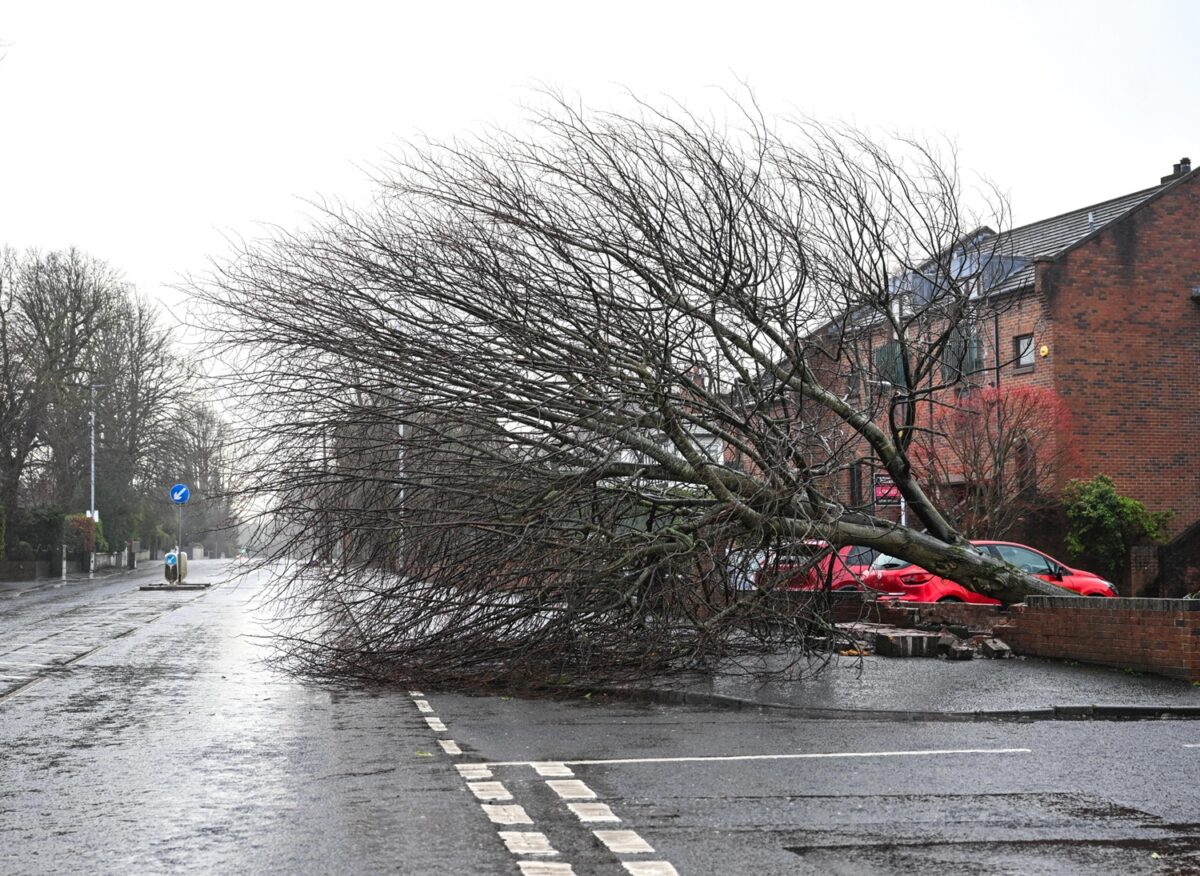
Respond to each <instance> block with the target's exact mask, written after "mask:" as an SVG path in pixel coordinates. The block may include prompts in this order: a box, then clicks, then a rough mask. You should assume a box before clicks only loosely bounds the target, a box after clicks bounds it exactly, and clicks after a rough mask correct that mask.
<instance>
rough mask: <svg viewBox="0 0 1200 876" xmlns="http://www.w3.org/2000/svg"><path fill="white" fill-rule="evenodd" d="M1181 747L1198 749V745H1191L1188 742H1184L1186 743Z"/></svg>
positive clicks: (1199, 744) (1199, 746) (1199, 745)
mask: <svg viewBox="0 0 1200 876" xmlns="http://www.w3.org/2000/svg"><path fill="white" fill-rule="evenodd" d="M1183 747H1184V748H1200V743H1195V744H1193V743H1190V742H1186V743H1184V746H1183Z"/></svg>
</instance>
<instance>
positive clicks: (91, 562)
mask: <svg viewBox="0 0 1200 876" xmlns="http://www.w3.org/2000/svg"><path fill="white" fill-rule="evenodd" d="M107 386H108V384H107V383H92V384H90V388H91V395H92V405H91V411H90V412H89V419H90V423H91V445H92V466H91V468H92V491H91V500H90V502H89V505H88V517H89V518H90V519H91V521H92V533H93V541H92V550H91V555H90V556H89V558H88V574H89V575H92V574H95V571H96V543H95V531H96V527H97V526H99V524H100V521H99V520H97V519H96V517H97V515H96V390H97V389H104V388H106V387H107Z"/></svg>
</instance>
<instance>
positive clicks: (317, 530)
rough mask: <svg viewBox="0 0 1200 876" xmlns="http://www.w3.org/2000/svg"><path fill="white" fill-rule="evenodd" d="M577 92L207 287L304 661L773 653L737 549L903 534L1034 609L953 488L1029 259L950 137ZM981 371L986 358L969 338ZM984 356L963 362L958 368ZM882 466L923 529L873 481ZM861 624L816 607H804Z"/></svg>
mask: <svg viewBox="0 0 1200 876" xmlns="http://www.w3.org/2000/svg"><path fill="white" fill-rule="evenodd" d="M735 109H736V111H737V113H739V115H737V116H736V122H730V123H728V124H716V123H713V122H711V121H706V120H704V119H700V118H698V117H696V116H694V115H691V114H689V113H687V112H686V111H685V110H682V109H679V108H673V109H669V110H664V109H661V108H657V107H653V106H648V105H638V106H637V107H636V108H635V109H634V110H633V111H632V112H630V113H626V114H618V113H590V112H586V111H583V110H581V109H578V108H577V107H575V106H573V105H571V104H570V103H568V102H566V101H564V100H550V101H549V102H548V105H547V107H546V109H545V110H544V111H539V112H534V113H533V115H532V117H531V119H530V124H529V126H528V128H527V129H524V130H521V131H519V132H515V133H507V132H490V133H488V134H486V135H484V136H482V137H479V138H477V139H473V140H469V141H466V140H465V141H459V142H447V143H433V144H426V145H424V146H413V147H410V148H408V149H407V150H405V151H404V152H403V153H402V154H400V155H399V156H398V157H397V158H396V159H395V160H394V162H393V163H392V165H391V166H390V167H389V168H387V169H386V171H385V172H383V173H381V174H380V175H379V177H378V180H377V181H378V197H377V199H376V200H375V202H374V203H373V204H372V205H371V206H370V207H367V208H363V209H352V208H349V207H329V208H327V210H326V212H325V215H324V217H323V218H322V219H319V220H318V221H317V222H315V223H314V225H313V227H311V228H308V229H305V230H302V231H297V232H294V233H288V232H279V233H278V234H276V235H275V236H274V237H273V238H271V239H268V240H263V241H259V242H256V243H251V244H248V245H246V246H245V247H243V248H242V250H241V251H240V252H239V253H237V254H236V256H234V257H233V258H231V259H229V260H228V261H227V262H225V263H223V264H221V265H219V267H218V269H217V270H215V271H214V272H213V274H212V275H211V276H210V277H208V278H206V279H204V280H202V281H198V282H197V283H196V292H197V294H199V295H200V296H202V297H203V298H205V299H206V300H208V301H209V302H210V303H211V304H212V306H213V308H214V318H213V322H215V323H219V324H220V325H222V326H223V327H224V330H223V335H222V338H221V340H222V342H223V343H224V344H225V347H226V350H227V351H228V353H229V354H230V355H231V356H234V357H236V361H237V362H238V365H237V367H236V381H235V391H236V392H237V393H238V396H239V398H241V399H242V400H243V402H244V403H245V404H246V405H247V406H248V407H249V408H250V410H251V411H252V414H251V415H250V417H249V418H248V419H250V420H252V428H250V429H248V430H247V431H246V432H245V433H244V434H243V436H242V439H243V441H244V442H245V443H244V444H243V445H242V450H241V452H240V456H241V458H242V459H243V460H244V461H245V463H246V466H245V468H246V471H245V476H246V477H247V478H249V479H250V480H249V481H248V483H250V484H252V486H251V487H250V489H251V490H252V491H253V492H254V493H255V498H256V501H257V504H258V507H260V508H261V509H262V510H263V517H262V519H263V520H264V521H267V522H269V523H270V524H271V525H272V526H273V527H274V529H273V532H272V534H271V542H272V544H273V545H275V552H274V554H273V556H274V557H275V558H277V559H287V560H288V561H289V563H290V566H289V571H288V572H287V573H286V575H285V582H286V583H285V588H284V592H285V593H286V594H287V595H288V596H289V597H290V598H291V599H292V600H293V602H292V604H293V605H294V606H295V608H296V617H295V620H296V625H294V626H293V627H292V628H291V633H290V635H291V637H292V638H291V640H290V641H291V644H292V646H293V647H292V648H291V654H292V656H293V657H295V658H296V659H297V660H298V661H299V662H300V663H301V665H303V666H306V667H308V668H313V669H322V670H328V669H333V670H337V671H358V670H361V671H375V670H376V669H377V668H378V667H387V668H388V671H394V672H400V673H402V674H406V675H407V676H410V677H412V678H422V679H434V680H436V679H457V680H462V679H466V678H474V679H489V678H503V679H505V680H507V681H509V682H511V681H513V680H519V679H521V678H528V677H534V676H536V677H540V678H555V677H559V676H560V675H562V676H569V677H572V678H608V677H612V676H614V675H617V674H620V673H623V672H645V671H650V669H652V668H655V669H657V668H661V667H663V666H665V665H671V666H680V665H699V664H707V663H709V662H711V661H712V660H716V659H721V658H722V657H725V656H728V655H729V654H731V653H735V652H738V651H739V650H743V649H745V648H749V647H752V646H753V644H754V642H753V641H752V640H753V639H754V636H753V635H752V634H750V633H748V632H747V631H748V629H753V625H751V626H750V627H748V626H747V624H746V623H745V617H746V613H747V612H751V613H753V612H755V611H760V610H761V611H768V610H771V609H770V607H771V606H772V604H773V603H772V599H771V597H772V596H773V594H772V593H770V592H769V590H770V588H766V589H765V590H760V591H756V592H755V593H754V594H752V595H751V596H750V598H738V597H739V596H742V597H744V596H745V595H744V594H739V593H737V592H736V588H737V586H738V580H737V578H738V576H737V575H736V574H731V573H730V568H731V566H730V557H732V556H736V555H738V552H739V551H741V552H743V553H744V552H745V551H750V552H753V551H755V550H761V549H769V548H772V547H775V548H780V547H784V546H786V545H789V544H793V543H796V542H802V541H810V542H815V543H818V544H820V545H831V546H839V545H845V544H860V545H867V546H871V547H875V548H878V549H879V550H882V551H884V552H886V553H888V554H891V555H894V556H900V557H903V558H905V559H908V560H911V561H913V562H917V563H919V564H920V565H922V566H924V567H926V568H928V569H930V570H932V571H935V572H938V573H939V574H943V575H947V576H949V577H953V578H955V579H956V580H959V581H961V582H963V583H964V584H966V585H968V586H971V587H973V588H975V589H977V590H979V591H980V592H984V593H988V594H991V595H995V596H999V597H1000V598H1002V599H1006V600H1010V601H1012V600H1016V599H1019V598H1020V597H1021V596H1023V595H1024V594H1026V593H1028V592H1031V591H1033V592H1053V593H1059V592H1061V591H1060V590H1058V588H1055V587H1053V585H1049V584H1045V583H1044V582H1040V581H1038V580H1037V579H1033V578H1030V577H1029V576H1027V575H1024V574H1023V573H1021V572H1019V571H1017V570H1015V569H1012V568H1011V567H1007V566H1004V565H1002V564H999V563H997V562H996V561H994V560H992V559H990V558H988V557H986V556H983V555H981V554H979V553H977V552H975V551H974V550H973V549H971V547H970V545H969V544H968V543H967V542H966V541H965V539H964V538H963V537H962V535H960V534H959V533H958V532H957V531H956V529H955V528H954V526H953V525H952V524H951V522H950V519H949V518H948V517H947V515H946V514H945V513H944V512H943V510H942V509H941V508H939V507H938V505H937V504H936V502H935V501H933V500H932V499H931V494H930V492H929V490H928V489H927V487H928V485H927V484H926V483H923V481H922V475H921V471H920V467H919V466H914V464H913V461H912V459H911V458H910V456H911V454H910V451H911V449H912V445H913V439H914V416H915V414H914V408H915V401H916V400H917V399H919V398H930V397H932V396H933V394H935V393H937V392H939V391H940V390H941V389H943V388H944V387H945V386H946V385H947V383H946V378H945V371H946V368H945V363H946V361H947V359H948V358H953V357H955V356H956V355H957V356H958V357H959V358H961V355H962V353H961V349H962V344H961V342H959V341H956V339H957V338H961V337H962V332H963V330H964V327H966V326H969V325H970V324H971V322H972V321H973V320H975V319H978V318H979V315H980V311H981V309H982V308H987V307H997V306H1001V305H1000V304H998V303H997V302H995V301H991V300H989V299H987V297H986V296H984V295H981V294H980V293H981V289H985V288H986V287H987V285H988V280H989V277H990V275H991V274H994V273H995V272H996V271H997V270H1000V266H1002V265H1003V262H1004V253H1003V252H1001V251H999V250H998V248H997V247H998V244H997V242H996V241H997V237H996V235H995V234H994V229H995V228H997V227H1000V226H1001V225H1002V224H1003V222H1004V220H1005V211H1004V209H1003V202H1002V200H1000V199H993V201H992V202H991V205H990V206H991V209H990V212H989V213H987V214H986V215H975V214H973V213H972V212H970V211H969V210H968V209H967V207H966V206H965V199H964V197H963V191H962V189H963V183H962V180H961V179H960V177H959V173H958V169H957V166H956V163H955V158H954V155H953V152H952V150H948V149H946V150H941V151H939V149H938V148H935V147H934V146H931V145H929V144H926V143H923V142H920V141H916V140H912V139H904V138H891V139H889V140H885V141H878V140H875V139H872V138H871V137H869V136H867V135H865V134H863V133H861V132H858V131H855V130H850V129H844V128H834V127H826V126H823V125H820V124H817V123H815V122H812V121H807V120H798V121H791V120H785V121H780V122H775V121H771V120H768V119H766V118H765V117H764V116H762V115H761V114H760V113H759V112H758V111H757V109H756V108H755V107H754V106H753V105H752V104H748V105H744V106H737V107H735ZM956 350H958V351H959V352H958V353H956V352H955V351H956ZM960 364H961V363H960ZM863 459H869V460H870V461H871V463H872V464H873V465H875V466H876V467H877V468H878V469H879V470H880V471H883V472H886V473H887V475H888V476H890V478H891V479H892V480H893V481H894V483H895V484H896V485H897V488H898V489H899V491H900V493H901V494H902V495H903V497H904V499H905V501H906V503H907V507H908V510H909V514H910V515H911V523H912V525H910V526H901V525H898V524H897V523H896V522H894V521H892V520H889V519H886V518H884V517H881V516H878V515H877V514H875V513H874V512H873V509H872V508H871V507H870V506H865V505H862V504H856V503H855V502H854V501H853V500H852V498H851V496H850V495H849V493H848V490H847V487H846V483H847V473H848V472H849V470H850V469H851V467H853V466H854V465H856V464H858V463H859V462H861V461H862V460H863ZM774 621H775V622H776V623H775V626H774V628H775V629H776V630H778V629H783V630H785V631H786V635H787V636H790V637H791V641H792V642H793V643H794V644H797V645H798V647H799V648H800V650H801V651H802V652H805V651H807V652H819V653H822V654H824V653H828V651H829V648H830V647H831V644H832V643H834V642H835V641H836V635H837V634H836V631H835V630H833V629H832V628H831V627H830V625H829V623H828V621H827V617H826V614H825V613H824V612H823V610H822V609H821V606H820V604H819V600H818V599H814V601H813V602H811V604H809V605H806V606H801V607H800V608H799V609H797V608H796V606H794V605H792V606H789V608H788V611H787V612H786V613H783V614H780V615H779V616H778V617H775V618H774Z"/></svg>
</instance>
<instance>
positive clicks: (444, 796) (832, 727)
mask: <svg viewBox="0 0 1200 876" xmlns="http://www.w3.org/2000/svg"><path fill="white" fill-rule="evenodd" d="M228 568H232V567H228ZM219 572H220V568H218V564H216V563H210V564H200V563H197V564H196V565H195V566H194V571H193V577H205V578H214V579H215V578H217V577H218V576H219ZM136 583H137V582H135V581H130V580H129V579H123V580H120V581H109V582H103V583H96V584H90V585H87V584H85V585H78V586H69V587H64V588H61V589H59V590H54V591H47V592H39V593H37V594H26V595H25V596H22V597H19V598H16V599H8V600H4V601H2V602H0V676H3V680H0V752H3V759H2V760H0V872H4V873H58V872H68V871H79V870H85V871H88V872H98V873H161V872H185V873H404V874H409V873H412V874H418V873H438V874H442V873H447V874H454V873H463V874H471V873H482V874H491V873H496V874H514V873H524V874H538V873H542V874H564V873H577V874H585V873H598V874H626V873H634V874H642V876H659V874H666V876H669V874H670V873H672V872H678V873H681V874H687V873H705V874H708V873H712V874H724V873H766V874H773V873H866V872H871V873H907V872H913V871H915V870H925V869H930V868H935V867H937V868H941V869H943V870H945V871H947V872H987V873H1034V872H1036V873H1042V872H1059V873H1080V872H1097V873H1099V872H1109V871H1117V872H1123V873H1125V872H1133V873H1142V872H1145V873H1190V872H1200V825H1198V824H1197V822H1200V817H1198V815H1200V783H1198V782H1197V781H1196V779H1197V776H1198V775H1200V723H1196V722H1187V721H1154V722H1123V723H1112V722H1096V723H1087V722H1053V721H1050V722H1041V723H1028V724H1002V723H981V724H945V723H918V722H908V723H895V722H892V723H889V722H878V721H839V722H828V721H798V720H795V719H792V718H789V717H786V716H780V715H771V714H762V713H757V712H720V711H706V710H699V709H683V708H678V707H659V706H649V705H631V704H621V703H615V704H614V703H607V702H594V701H578V702H569V703H561V702H559V703H555V702H536V701H535V702H530V701H522V700H515V699H504V698H499V697H467V696H462V695H457V694H452V693H446V692H437V691H405V690H380V689H338V688H334V687H330V686H322V685H314V684H306V683H301V682H299V681H296V680H294V679H291V678H288V677H285V676H281V675H279V674H277V673H275V672H274V671H272V670H270V669H269V668H267V667H266V666H265V665H263V664H262V663H261V662H260V660H259V658H260V657H261V656H262V655H263V653H264V649H263V646H262V644H261V643H260V641H259V640H258V639H257V638H256V637H257V636H258V635H259V634H260V633H261V627H260V625H259V622H258V620H257V619H256V613H255V611H254V610H253V608H252V602H253V600H254V597H256V596H257V595H258V593H259V587H260V584H261V582H260V581H259V580H258V579H256V578H254V577H252V576H250V577H246V578H242V579H240V580H237V581H233V582H230V583H225V584H222V585H220V586H218V587H216V588H214V589H213V590H211V591H207V592H188V593H144V592H141V591H137V590H135V589H134V587H135V586H136ZM3 691H8V692H7V693H3Z"/></svg>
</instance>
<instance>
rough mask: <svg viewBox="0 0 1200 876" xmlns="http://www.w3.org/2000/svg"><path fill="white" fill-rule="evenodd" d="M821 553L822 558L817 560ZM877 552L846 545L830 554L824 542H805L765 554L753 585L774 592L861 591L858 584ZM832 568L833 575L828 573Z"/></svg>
mask: <svg viewBox="0 0 1200 876" xmlns="http://www.w3.org/2000/svg"><path fill="white" fill-rule="evenodd" d="M822 553H824V554H825V556H823V557H821V559H819V560H818V559H816V558H817V556H818V555H819V554H822ZM877 554H878V551H876V550H875V549H874V548H869V547H861V546H859V545H845V546H843V547H840V548H838V549H837V551H830V549H829V545H827V544H826V543H825V542H823V541H806V542H801V543H800V544H796V545H791V546H789V547H787V548H786V549H780V550H779V551H776V552H773V553H769V554H766V555H765V556H763V557H762V558H761V559H760V561H759V563H758V565H757V567H756V568H755V570H754V573H753V574H754V579H753V580H754V586H755V587H756V588H757V589H759V590H762V589H766V588H769V587H774V589H776V590H822V589H824V588H825V586H826V585H827V584H828V586H829V589H830V590H860V589H862V585H860V584H859V581H860V580H861V579H862V578H863V576H864V575H865V574H866V572H867V570H868V569H870V567H871V562H872V561H873V560H874V559H875V557H876V555H877ZM831 569H832V574H831Z"/></svg>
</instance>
